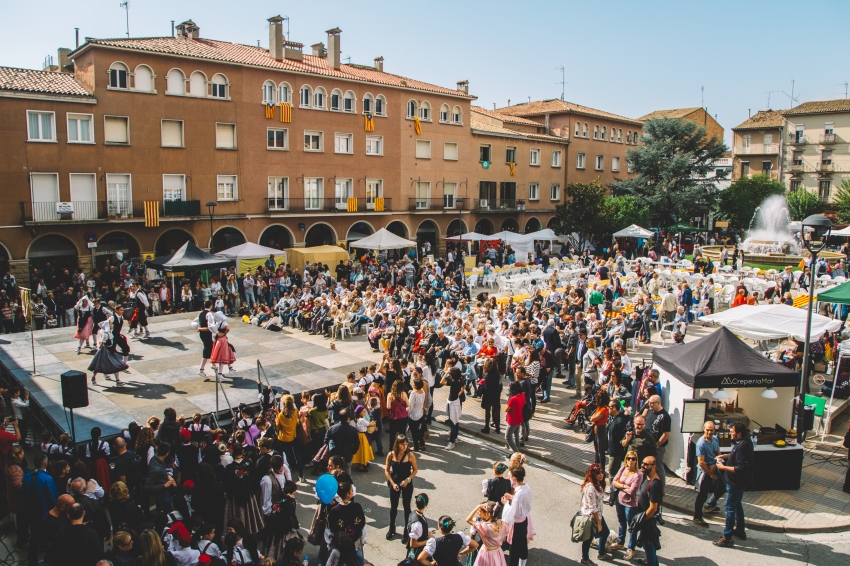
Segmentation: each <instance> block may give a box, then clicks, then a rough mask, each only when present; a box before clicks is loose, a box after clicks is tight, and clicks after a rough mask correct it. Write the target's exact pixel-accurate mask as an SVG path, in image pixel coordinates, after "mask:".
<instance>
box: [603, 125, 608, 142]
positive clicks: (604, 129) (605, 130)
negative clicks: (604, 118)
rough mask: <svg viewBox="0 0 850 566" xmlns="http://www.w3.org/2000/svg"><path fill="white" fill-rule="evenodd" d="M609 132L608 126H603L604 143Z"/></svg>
mask: <svg viewBox="0 0 850 566" xmlns="http://www.w3.org/2000/svg"><path fill="white" fill-rule="evenodd" d="M607 132H608V128H607V127H606V126H602V141H605V134H606V133H607Z"/></svg>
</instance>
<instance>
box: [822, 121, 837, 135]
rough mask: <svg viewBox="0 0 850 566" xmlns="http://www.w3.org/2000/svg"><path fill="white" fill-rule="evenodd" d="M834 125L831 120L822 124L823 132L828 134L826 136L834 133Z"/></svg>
mask: <svg viewBox="0 0 850 566" xmlns="http://www.w3.org/2000/svg"><path fill="white" fill-rule="evenodd" d="M834 127H835V124H834V123H833V122H827V123H825V124H824V125H823V133H824V134H826V135H828V136H831V135H832V134H834V133H835V129H834Z"/></svg>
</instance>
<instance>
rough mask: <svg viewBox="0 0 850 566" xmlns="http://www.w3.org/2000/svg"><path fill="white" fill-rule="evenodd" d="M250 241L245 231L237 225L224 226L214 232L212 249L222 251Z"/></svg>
mask: <svg viewBox="0 0 850 566" xmlns="http://www.w3.org/2000/svg"><path fill="white" fill-rule="evenodd" d="M247 241H248V238H247V237H246V236H245V233H244V232H243V231H242V230H240V229H239V228H237V227H236V226H222V227H221V228H219V229H218V230H216V231H215V232H214V233H213V237H212V249H213V251H215V252H220V251H222V250H226V249H228V248H232V247H233V246H238V245H240V244H244V243H245V242H247Z"/></svg>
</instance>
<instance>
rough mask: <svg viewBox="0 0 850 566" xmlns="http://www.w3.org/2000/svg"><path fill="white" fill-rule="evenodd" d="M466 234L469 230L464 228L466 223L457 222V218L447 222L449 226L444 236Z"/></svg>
mask: <svg viewBox="0 0 850 566" xmlns="http://www.w3.org/2000/svg"><path fill="white" fill-rule="evenodd" d="M467 232H469V230H468V229H467V227H466V222H464V221H463V220H458V219H457V218H455V219H454V220H452V221H451V222H449V226H448V228H446V236H451V237H453V236H459V235H461V234H466V233H467Z"/></svg>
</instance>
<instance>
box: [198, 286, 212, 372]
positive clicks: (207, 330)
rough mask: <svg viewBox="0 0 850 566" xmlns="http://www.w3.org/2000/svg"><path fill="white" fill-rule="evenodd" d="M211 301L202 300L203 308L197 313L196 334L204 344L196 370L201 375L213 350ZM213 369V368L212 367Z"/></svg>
mask: <svg viewBox="0 0 850 566" xmlns="http://www.w3.org/2000/svg"><path fill="white" fill-rule="evenodd" d="M210 307H212V302H211V301H209V300H206V301H204V310H202V311H201V312H200V314H199V315H198V322H197V324H198V326H197V329H198V334H199V335H200V337H201V344H203V345H204V350H203V353H202V354H201V369H199V370H198V375H200V376H201V377H206V376H207V374H206V372H204V368H205V367H207V362H208V361H210V357H211V356H212V351H213V342H215V336H213V333H212V332H213V329H214V328H215V316H214V315H213V313H212V310H211V308H210ZM213 371H215V369H213Z"/></svg>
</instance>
